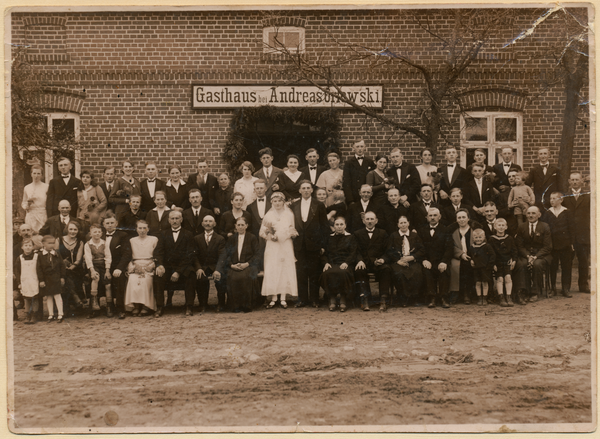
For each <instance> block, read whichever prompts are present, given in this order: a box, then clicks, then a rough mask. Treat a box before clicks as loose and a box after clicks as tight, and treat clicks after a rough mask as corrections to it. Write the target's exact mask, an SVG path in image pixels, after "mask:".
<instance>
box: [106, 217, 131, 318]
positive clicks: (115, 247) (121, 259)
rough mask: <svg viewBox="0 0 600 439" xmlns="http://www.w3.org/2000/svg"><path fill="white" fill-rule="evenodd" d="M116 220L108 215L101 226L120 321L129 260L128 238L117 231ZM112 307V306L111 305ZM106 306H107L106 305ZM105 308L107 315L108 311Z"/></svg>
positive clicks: (122, 314) (122, 312) (127, 235)
mask: <svg viewBox="0 0 600 439" xmlns="http://www.w3.org/2000/svg"><path fill="white" fill-rule="evenodd" d="M117 224H118V223H117V218H116V217H115V215H114V213H111V214H108V215H107V216H106V218H104V221H103V222H102V225H103V226H104V230H105V231H106V233H105V235H104V240H105V242H106V244H105V247H108V248H109V249H110V254H111V257H112V261H111V263H110V273H111V276H112V277H111V279H110V285H111V291H112V292H113V296H114V298H115V299H116V309H117V313H118V315H119V318H120V319H124V318H125V289H126V286H127V277H126V276H125V273H126V272H127V264H128V263H129V261H130V260H131V246H130V245H129V239H130V236H129V234H127V233H126V232H123V231H121V230H117ZM111 305H112V304H111ZM107 306H108V304H107ZM109 309H110V308H107V315H108V310H109Z"/></svg>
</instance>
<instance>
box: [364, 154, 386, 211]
mask: <svg viewBox="0 0 600 439" xmlns="http://www.w3.org/2000/svg"><path fill="white" fill-rule="evenodd" d="M387 165H388V159H387V157H386V156H384V155H381V154H380V155H378V156H377V157H375V169H373V170H372V171H369V173H368V174H367V184H368V185H369V186H371V188H372V189H373V196H372V197H371V201H372V202H373V203H374V206H375V207H379V206H382V205H384V204H385V202H386V201H387V191H388V189H389V188H390V187H391V185H390V184H388V178H387V176H386V175H385V171H386V169H387Z"/></svg>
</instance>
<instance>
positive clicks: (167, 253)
mask: <svg viewBox="0 0 600 439" xmlns="http://www.w3.org/2000/svg"><path fill="white" fill-rule="evenodd" d="M154 257H155V259H156V266H157V267H158V266H160V265H162V266H163V267H164V268H165V270H166V271H167V273H175V272H177V273H179V274H180V275H183V276H188V275H190V274H192V275H193V274H194V259H195V257H196V244H195V242H194V236H193V235H192V232H190V231H189V230H185V229H184V228H181V230H180V231H179V236H178V238H177V242H175V241H173V233H172V231H171V229H168V230H165V231H163V232H162V234H161V235H160V236H159V237H158V244H157V245H156V248H155V249H154ZM165 276H167V274H165Z"/></svg>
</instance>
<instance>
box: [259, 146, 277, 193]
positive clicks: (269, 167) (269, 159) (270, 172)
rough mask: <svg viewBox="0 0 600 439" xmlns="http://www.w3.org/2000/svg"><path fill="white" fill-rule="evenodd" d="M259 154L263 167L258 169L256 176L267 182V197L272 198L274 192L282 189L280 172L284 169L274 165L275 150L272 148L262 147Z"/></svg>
mask: <svg viewBox="0 0 600 439" xmlns="http://www.w3.org/2000/svg"><path fill="white" fill-rule="evenodd" d="M258 155H259V156H260V161H261V163H262V164H263V167H262V168H260V169H259V170H258V171H256V172H255V173H254V176H255V177H257V178H261V179H263V180H264V181H266V182H267V197H269V198H271V194H272V193H273V192H276V191H278V190H280V187H279V183H278V181H279V174H281V173H282V172H283V170H282V169H279V168H277V167H275V166H273V151H272V150H271V148H263V149H261V150H260V151H258Z"/></svg>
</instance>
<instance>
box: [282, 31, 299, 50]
mask: <svg viewBox="0 0 600 439" xmlns="http://www.w3.org/2000/svg"><path fill="white" fill-rule="evenodd" d="M299 46H300V33H299V32H286V33H285V47H288V48H294V49H297V48H298V47H299Z"/></svg>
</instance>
